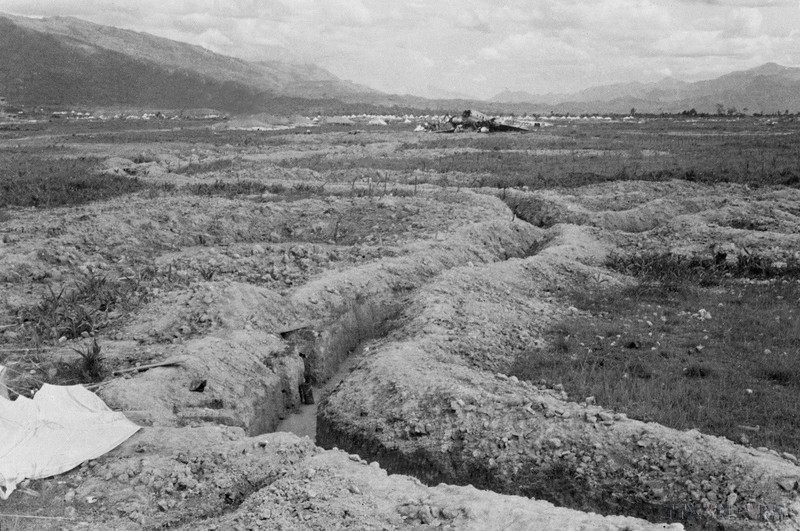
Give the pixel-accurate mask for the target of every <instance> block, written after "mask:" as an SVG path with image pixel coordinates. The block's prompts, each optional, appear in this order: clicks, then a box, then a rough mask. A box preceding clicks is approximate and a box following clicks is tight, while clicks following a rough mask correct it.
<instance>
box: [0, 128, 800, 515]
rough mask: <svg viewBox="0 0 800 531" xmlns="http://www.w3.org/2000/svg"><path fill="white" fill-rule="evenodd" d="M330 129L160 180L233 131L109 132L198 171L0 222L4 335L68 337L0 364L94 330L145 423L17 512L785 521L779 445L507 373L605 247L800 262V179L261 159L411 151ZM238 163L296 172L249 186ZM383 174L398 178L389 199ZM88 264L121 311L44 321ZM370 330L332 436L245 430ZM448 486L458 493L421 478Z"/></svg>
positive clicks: (118, 401) (599, 277) (103, 308)
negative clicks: (183, 148)
mask: <svg viewBox="0 0 800 531" xmlns="http://www.w3.org/2000/svg"><path fill="white" fill-rule="evenodd" d="M317 136H319V135H305V136H303V137H302V138H300V137H298V140H297V142H296V143H293V144H291V146H290V147H291V148H292V149H291V150H289V151H287V150H283V149H282V150H278V149H276V150H275V151H274V152H272V151H269V150H266V151H264V152H254V151H252V152H249V154H248V155H247V157H244V158H242V160H244V161H245V162H246V163H248V164H253V166H252V167H248V166H246V165H245V166H244V167H238V168H236V169H234V170H232V171H231V172H230V173H226V174H224V175H221V174H213V173H212V174H210V175H209V176H205V175H204V174H202V173H200V174H192V175H186V176H182V177H175V176H174V175H173V174H171V173H169V172H170V171H173V169H174V168H175V167H180V165H181V164H183V163H184V162H185V161H186V160H188V161H189V163H191V164H197V165H200V166H202V164H204V163H211V162H213V161H214V160H216V159H214V158H213V157H217V156H219V155H222V154H224V153H226V150H225V149H222V148H214V149H212V148H210V147H208V148H203V149H204V150H205V151H203V152H202V153H201V152H196V153H195V154H194V155H188V157H189V159H185V157H187V155H185V154H184V155H181V157H184V158H181V157H178V158H177V159H176V158H173V157H172V156H171V155H170V154H169V153H164V154H162V155H158V156H155V155H154V156H153V157H152V160H147V159H148V158H151V157H149V156H148V157H141V158H138V159H137V158H136V156H135V154H134V153H132V152H123V151H119V152H116V155H118V156H119V158H117V159H114V160H109V161H108V163H107V170H108V171H111V172H124V173H126V174H129V175H133V174H136V175H137V176H140V177H142V178H149V177H154V176H155V173H153V174H151V173H150V170H149V169H148V168H156V167H158V168H160V170H165V172H161V171H160V170H159V171H158V172H157V173H158V175H157V176H155V177H157V178H158V179H165V180H166V181H168V182H176V183H180V184H205V185H209V186H207V188H204V189H203V190H205V192H200V191H199V188H198V190H195V191H192V192H191V193H189V191H188V189H186V190H174V189H173V190H169V189H166V188H165V189H163V190H160V191H159V190H158V189H150V190H148V191H146V192H143V193H140V194H137V195H134V196H130V197H128V198H126V199H125V200H112V201H108V202H104V203H101V204H95V205H91V206H81V207H71V208H62V209H54V210H48V211H38V210H34V209H30V210H14V211H13V212H12V215H11V216H9V219H8V220H5V221H2V232H3V237H2V248H1V249H2V252H0V282H2V285H3V290H2V292H0V293H2V295H0V296H1V297H2V299H1V300H0V302H2V303H3V304H2V307H3V315H2V318H3V319H2V321H0V324H2V325H3V326H5V324H4V323H14V325H13V327H12V326H8V327H7V328H6V329H0V333H2V336H1V337H2V344H3V345H4V347H8V348H9V349H17V348H19V349H22V348H29V347H30V344H31V343H26V342H24V340H25V339H26V338H28V337H29V336H30V337H33V334H32V331H34V330H35V331H36V334H39V336H37V337H38V338H39V341H41V342H46V343H48V344H54V346H53V347H51V349H50V350H42V351H38V352H37V356H41V357H39V358H35V359H34V358H33V357H31V356H28V355H27V354H26V355H23V356H19V357H18V359H14V360H10V361H11V362H12V363H8V364H9V365H10V366H11V368H12V370H14V371H16V372H15V374H22V375H23V376H24V377H25V378H27V379H28V380H31V379H37V380H45V379H52V378H58V377H59V372H58V368H59V367H60V365H58V363H57V358H59V357H60V358H61V359H67V360H68V361H69V362H71V363H74V362H75V360H79V359H80V358H79V356H76V354H75V353H74V352H72V348H73V347H80V346H81V345H82V343H81V341H90V340H93V339H97V340H98V341H99V343H100V344H101V345H102V346H103V352H104V355H105V356H106V362H107V363H108V364H109V366H110V367H109V368H110V369H113V370H117V371H126V372H117V373H115V374H114V373H112V374H109V375H108V379H107V381H105V382H102V383H101V384H100V385H99V386H98V388H99V393H100V395H101V396H102V397H103V398H104V400H105V401H106V402H107V403H109V405H111V406H112V407H114V408H116V409H121V410H123V411H125V412H126V413H127V414H128V415H129V416H130V417H131V418H133V419H135V420H136V421H137V422H139V423H140V424H142V425H145V426H147V427H146V428H145V429H144V430H143V432H142V433H140V434H138V435H136V436H135V437H134V438H132V439H131V440H130V441H129V442H128V443H126V444H125V445H123V446H122V447H121V448H119V449H118V450H116V451H114V452H112V453H111V454H108V455H107V456H104V457H103V458H101V459H98V460H96V461H95V462H92V463H87V464H86V465H85V466H83V467H81V468H80V469H79V470H75V471H72V472H70V473H69V474H66V475H64V476H61V477H59V478H53V479H49V480H43V481H37V482H30V483H29V484H28V485H27V486H23V489H21V490H20V495H19V496H17V497H16V498H15V499H14V500H12V502H11V504H10V505H9V506H8V507H9V510H8V511H5V512H7V513H13V512H16V513H18V514H27V515H33V514H39V515H41V516H49V517H53V518H67V520H53V521H52V527H51V528H54V529H55V528H62V527H66V528H83V529H86V528H89V529H107V528H115V529H126V528H130V529H140V528H159V527H167V526H168V527H181V526H183V527H187V528H188V527H192V528H198V527H199V528H202V529H215V528H216V529H222V528H226V529H227V528H247V527H268V528H276V529H277V528H284V529H308V528H312V529H313V528H325V529H345V528H347V529H349V528H364V529H367V528H389V529H391V528H415V527H416V528H428V527H435V526H439V527H443V528H450V529H531V528H537V529H664V528H667V527H662V526H658V525H655V524H648V523H647V522H645V521H643V520H636V519H634V518H625V517H617V516H614V517H611V516H610V517H600V516H598V515H596V514H587V513H580V512H578V511H576V510H575V509H580V510H590V511H595V512H599V513H603V514H628V515H633V516H636V517H641V518H646V519H649V520H651V521H654V522H657V521H680V522H684V523H686V524H688V525H716V524H719V525H724V526H726V528H731V529H750V528H753V527H754V526H763V527H767V526H773V527H775V528H785V529H791V528H795V527H797V525H798V523H800V521H798V514H800V502H798V501H797V497H798V491H797V481H798V480H799V479H800V468H798V467H797V466H796V465H795V464H794V463H793V462H791V461H790V460H786V459H784V458H782V457H780V456H778V455H776V454H775V453H774V452H769V451H760V450H754V449H751V448H747V447H744V446H739V445H735V444H733V443H731V442H729V441H726V440H723V439H719V438H716V437H710V436H707V435H703V434H700V433H698V432H696V431H688V432H679V431H676V430H670V429H667V428H664V427H662V426H659V425H655V424H648V423H643V422H639V421H635V420H631V419H627V418H625V417H624V416H623V415H619V414H614V413H613V412H611V411H607V410H604V409H602V408H600V407H598V406H595V405H593V404H591V403H587V402H586V401H585V400H584V397H572V398H573V400H570V397H568V396H566V394H565V393H564V392H563V391H562V390H561V389H558V388H547V387H545V386H544V385H538V384H532V383H530V382H521V381H518V380H517V379H516V378H513V377H508V376H506V375H504V374H503V371H504V370H506V368H507V367H508V366H509V365H510V362H511V361H512V360H513V359H514V357H515V355H516V354H517V353H518V352H519V351H520V350H521V349H527V348H532V347H538V348H547V345H546V342H545V340H544V330H545V329H546V328H547V327H548V326H549V325H550V324H551V323H553V322H555V321H556V320H557V319H559V318H561V317H563V316H566V315H575V314H577V313H578V310H576V309H575V308H572V307H570V306H569V305H568V304H567V303H565V298H564V297H563V296H562V294H563V292H564V291H565V290H566V289H567V288H574V287H580V286H593V285H601V284H602V285H604V286H614V285H620V284H623V283H626V282H629V279H626V278H625V277H623V276H621V275H619V274H616V273H612V272H610V271H609V270H608V269H607V268H606V267H605V266H604V261H605V259H606V257H607V256H608V255H609V254H610V253H637V252H645V251H648V250H661V251H673V252H675V253H684V254H688V255H692V256H702V257H709V258H713V256H714V254H715V253H716V252H718V251H719V249H721V248H722V247H724V248H725V250H726V252H728V253H729V254H730V255H731V256H735V255H737V254H742V253H757V254H758V255H759V256H766V257H768V258H769V259H771V260H774V261H780V260H785V259H787V258H788V257H797V252H798V251H797V249H799V248H800V227H798V221H800V210H798V208H797V204H798V203H800V195H798V192H797V191H796V190H788V189H787V190H777V191H776V190H766V189H765V190H748V189H746V188H745V187H739V186H729V185H722V186H707V185H702V184H697V183H692V184H687V183H683V182H677V181H675V182H668V183H647V182H626V183H606V184H602V185H593V186H590V187H585V188H582V189H581V188H579V189H573V190H560V191H554V190H547V191H541V192H530V193H529V192H523V191H510V190H506V191H503V192H502V194H498V193H497V192H496V191H492V192H491V193H488V192H489V191H488V190H483V191H482V192H481V193H476V192H472V191H463V190H453V189H452V188H451V189H445V188H440V187H437V186H433V185H425V186H422V185H419V186H416V185H415V183H416V178H417V177H418V176H417V175H415V174H413V173H412V172H401V171H397V172H388V171H387V172H382V173H377V172H371V170H360V173H359V172H353V173H352V174H349V173H348V172H341V175H339V174H337V175H335V176H333V177H335V179H332V180H333V181H340V182H327V183H326V182H325V181H324V180H323V177H326V176H323V175H321V174H318V173H316V172H310V171H307V172H306V171H305V170H303V171H300V170H298V171H296V172H295V171H292V170H288V169H276V168H275V167H272V166H264V167H260V166H257V165H258V164H261V163H263V161H271V160H273V159H274V160H285V159H286V158H287V157H289V158H291V157H295V156H297V157H304V156H311V155H314V154H319V153H328V154H335V155H336V157H340V158H347V157H348V156H371V157H374V156H380V155H381V154H384V153H394V152H396V151H397V152H399V151H398V149H399V147H400V145H399V144H398V143H397V142H395V141H394V140H392V141H391V142H388V141H387V142H386V143H385V145H378V146H369V147H368V148H367V147H364V146H359V145H357V144H352V145H349V144H348V145H344V146H338V147H336V148H333V147H331V146H329V145H326V144H325V142H323V141H322V140H320V139H319V138H309V137H317ZM391 138H392V137H388V136H387V139H391ZM126 149H133V148H126ZM201 155H202V156H201ZM228 155H230V153H228ZM176 156H177V155H176ZM192 157H194V158H192ZM134 160H139V162H134ZM176 165H177V166H176ZM258 168H260V169H258ZM371 173H374V174H375V176H374V179H373V177H372V176H371ZM212 175H213V178H214V179H215V180H216V179H217V178H218V179H219V181H220V183H221V184H217V185H214V186H216V187H217V188H214V186H211V183H210V182H209V179H211V178H212ZM328 177H329V176H328ZM427 177H430V179H431V180H435V179H434V177H435V178H437V179H442V178H443V177H444V176H439V175H434V176H431V175H427ZM304 178H308V180H307V181H303V179H304ZM171 179H172V180H174V181H170V180H171ZM239 179H252V180H255V181H256V182H260V183H262V184H264V183H269V184H272V183H274V182H276V181H282V182H283V186H284V188H277V187H276V188H270V190H266V189H265V190H266V191H264V192H263V193H262V192H259V193H252V194H249V195H247V196H242V195H241V194H240V193H239V192H240V191H241V190H242V188H235V187H236V186H241V184H237V181H238V180H239ZM288 179H291V182H290V181H289V180H288ZM381 179H384V181H383V182H384V186H383V188H382V187H381V184H380V183H381ZM357 180H358V182H356V181H357ZM392 180H394V181H397V180H401V181H402V182H400V183H398V182H393V183H392V184H393V185H394V190H396V191H397V194H396V195H389V191H390V190H392V187H391V186H388V185H386V184H385V183H387V182H388V181H392ZM362 181H363V182H362ZM295 185H296V186H295ZM323 185H324V186H323ZM226 186H229V187H230V186H233V187H234V188H228V189H226V188H225V187H226ZM248 186H249V185H248ZM226 190H227V191H226ZM237 190H238V191H237ZM195 192H198V193H205V195H197V194H196V193H195ZM497 195H501V196H502V199H501V197H497ZM100 279H107V280H109V281H112V280H113V281H114V282H117V283H118V284H114V285H115V286H120V287H118V289H119V290H120V293H123V294H129V295H130V299H131V301H132V302H131V309H130V311H123V309H121V308H118V307H115V306H114V305H113V304H111V303H108V302H107V301H101V304H100V305H99V306H98V307H97V308H96V314H93V315H94V318H95V321H93V324H92V326H91V327H89V330H83V329H82V330H78V329H75V330H72V331H70V330H68V327H67V328H64V327H63V326H62V325H58V326H56V325H57V323H55V322H51V321H48V319H50V318H51V317H52V316H48V315H44V316H42V312H44V310H46V308H47V304H44V302H46V301H47V300H48V299H47V298H48V297H51V299H53V298H54V299H55V302H54V303H53V304H56V303H59V304H60V302H59V301H61V300H62V299H63V297H61V296H60V295H59V294H60V293H61V290H62V288H64V289H65V290H74V289H78V288H80V289H83V288H86V286H87V285H88V286H90V287H92V286H93V287H92V289H97V286H98V285H99V283H100ZM87 282H88V283H89V284H86V283H87ZM81 286H83V288H81ZM86 289H88V288H86ZM64 293H66V291H64ZM126 296H127V295H126ZM126 301H127V299H126ZM43 308H44V309H43ZM56 308H58V307H56ZM72 309H74V308H72ZM58 311H60V310H58ZM58 311H53V312H51V313H53V314H57V313H58ZM44 313H46V312H44ZM37 316H38V317H37ZM73 317H74V316H73ZM37 318H38V319H39V321H36V319H37ZM67 320H68V319H67ZM64 326H66V325H64ZM359 347H363V351H364V355H363V358H362V360H361V361H360V362H359V364H358V365H357V366H356V367H355V369H354V370H353V371H352V373H350V374H348V375H347V377H346V378H344V380H343V381H342V382H341V383H340V384H338V386H336V387H335V389H334V390H333V392H332V394H331V395H330V397H328V398H327V399H326V400H325V401H324V402H323V403H322V404H321V405H320V410H319V419H318V421H319V425H318V432H317V435H318V441H319V442H320V444H322V445H323V446H325V447H327V448H331V450H328V451H324V450H322V449H320V448H317V447H315V446H314V445H313V444H311V442H310V441H307V440H305V441H304V440H300V439H298V438H296V437H293V436H291V435H287V434H270V435H259V436H258V437H247V436H246V434H249V435H257V434H263V433H264V432H267V431H270V430H272V429H274V428H275V426H276V425H277V424H278V422H279V421H280V420H281V418H284V417H286V416H287V415H289V414H291V411H292V410H293V409H294V408H296V407H297V405H298V404H299V403H300V393H299V388H300V385H301V384H304V383H305V382H306V381H324V380H325V379H327V378H329V377H330V376H331V375H332V374H334V373H335V372H336V368H337V366H338V365H339V363H340V362H341V361H342V360H343V359H344V358H345V357H346V356H347V355H348V354H349V352H350V351H351V350H352V349H354V348H359ZM30 348H34V350H35V347H30ZM19 351H20V352H22V350H19ZM15 352H16V351H15ZM24 352H28V351H24ZM41 352H44V353H45V354H44V355H43V354H42V353H41ZM70 352H72V353H71V354H70ZM46 355H49V356H52V357H53V359H44V357H45V356H46ZM65 356H69V357H66V358H65ZM169 360H172V361H174V363H173V364H171V365H168V366H161V367H155V368H149V369H147V370H145V369H144V368H141V367H143V366H146V365H148V364H151V363H154V362H160V361H161V362H163V361H169ZM137 367H140V368H141V370H140V369H139V368H137ZM25 378H23V377H19V378H18V379H17V380H16V381H12V382H11V383H12V386H16V385H18V384H19V383H20V382H22V381H23V380H25ZM26 381H27V380H26ZM333 447H338V448H343V449H345V450H346V451H347V452H351V453H357V454H359V455H360V456H361V457H357V456H354V455H348V454H345V453H343V452H342V451H339V450H333V449H332V448H333ZM363 460H368V461H377V462H379V463H380V464H381V466H382V467H383V469H385V470H388V471H389V472H401V473H411V474H413V475H415V476H416V477H417V478H419V479H422V480H423V481H424V482H425V483H427V484H428V486H425V485H423V484H422V483H420V482H419V481H417V480H414V479H410V478H407V477H400V476H393V475H387V474H386V472H385V471H384V470H383V469H381V468H379V467H377V466H372V465H367V464H366V463H365V462H363ZM442 481H444V482H448V483H452V484H457V485H461V486H445V485H440V486H432V485H435V484H437V483H438V482H442ZM466 485H472V487H468V486H466ZM474 487H478V488H482V489H491V490H494V491H496V492H486V491H479V490H477V489H476V488H474ZM25 488H27V489H28V491H30V492H35V493H37V494H39V496H38V497H34V496H25V495H24V492H25V490H24V489H25ZM522 496H525V498H523V497H522ZM528 497H534V498H539V499H542V500H548V501H549V502H551V503H555V504H558V505H560V506H562V507H569V509H567V508H556V507H554V506H553V505H551V504H550V503H548V502H545V501H533V500H531V499H529V498H528ZM765 508H766V509H765ZM767 509H768V510H767ZM37 511H38V513H37ZM2 523H6V521H2ZM50 523H51V521H49V520H41V521H38V520H32V519H31V520H24V519H19V520H18V521H14V522H11V524H13V525H19V528H20V529H34V528H35V529H40V528H45V527H46V525H49V524H50ZM34 524H36V525H34ZM26 525H27V526H28V527H25V526H26ZM680 527H681V526H680V524H675V525H674V526H673V527H672V528H674V529H679V528H680Z"/></svg>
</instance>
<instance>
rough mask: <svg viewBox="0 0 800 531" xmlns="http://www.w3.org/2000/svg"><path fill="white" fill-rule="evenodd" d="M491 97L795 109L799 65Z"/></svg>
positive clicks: (621, 108) (799, 101) (623, 106)
mask: <svg viewBox="0 0 800 531" xmlns="http://www.w3.org/2000/svg"><path fill="white" fill-rule="evenodd" d="M492 101H494V102H496V103H509V104H510V103H513V104H518V105H521V104H528V105H531V106H534V107H538V108H540V109H544V108H547V109H549V110H553V111H554V112H560V113H563V112H572V113H587V112H588V113H591V112H598V113H603V112H615V113H627V112H629V111H630V109H632V108H634V109H636V110H637V111H638V112H648V113H661V112H666V113H676V112H682V111H685V110H690V109H695V110H696V111H697V112H706V113H716V112H717V111H718V110H720V109H723V110H724V112H726V113H727V112H728V111H729V110H731V111H732V110H734V109H735V110H736V111H738V112H745V113H775V112H779V111H780V112H784V111H786V110H791V111H792V112H796V111H799V110H800V68H792V67H786V66H781V65H778V64H776V63H766V64H764V65H761V66H759V67H756V68H752V69H750V70H743V71H738V72H732V73H730V74H726V75H724V76H721V77H718V78H715V79H709V80H705V81H697V82H694V83H688V82H685V81H680V80H678V79H674V78H665V79H662V80H661V81H658V82H655V83H640V82H633V83H616V84H613V85H603V86H597V87H591V88H588V89H585V90H582V91H579V92H574V93H570V94H542V95H536V94H530V93H528V92H511V91H504V92H501V93H500V94H497V95H496V96H494V97H493V98H492Z"/></svg>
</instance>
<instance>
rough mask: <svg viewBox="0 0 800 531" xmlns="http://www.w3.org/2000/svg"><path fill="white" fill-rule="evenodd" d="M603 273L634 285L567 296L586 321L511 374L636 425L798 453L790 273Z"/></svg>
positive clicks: (794, 277)
mask: <svg viewBox="0 0 800 531" xmlns="http://www.w3.org/2000/svg"><path fill="white" fill-rule="evenodd" d="M609 265H610V266H611V267H613V268H615V269H618V270H623V271H626V272H628V273H630V274H632V275H634V276H635V277H636V278H637V279H638V280H639V284H638V285H636V286H631V287H628V288H625V289H622V290H619V291H616V292H613V291H608V289H601V288H599V287H597V288H595V290H594V291H592V290H590V291H582V292H580V293H578V292H576V293H573V294H572V295H571V299H572V304H574V305H575V306H576V307H577V308H578V309H579V310H582V311H583V312H585V313H586V314H587V316H585V317H584V316H580V317H569V318H567V319H565V320H564V321H563V322H561V323H559V325H558V326H556V327H553V328H552V329H551V331H550V333H549V337H550V346H549V347H547V348H545V349H541V350H528V351H525V352H523V353H521V354H520V355H519V356H518V357H517V359H516V362H515V364H514V366H513V367H512V368H511V372H512V373H513V374H516V375H517V376H518V377H520V378H526V379H531V380H534V381H540V380H542V381H546V382H547V383H549V384H558V383H561V384H563V385H564V388H565V390H566V391H567V392H568V393H569V394H570V395H571V397H572V399H573V400H578V401H580V400H582V399H584V398H585V397H590V396H593V397H595V399H596V400H597V403H598V404H600V405H602V406H605V407H608V408H612V409H615V410H618V411H620V412H625V413H627V414H628V415H629V416H631V417H634V418H638V419H641V420H646V421H654V422H659V423H661V424H665V425H667V426H670V427H674V428H678V429H689V428H698V429H700V430H701V431H703V432H705V433H712V434H717V435H722V436H726V437H728V438H730V439H732V440H734V441H736V442H749V443H751V444H753V445H754V446H767V447H770V448H776V449H780V450H783V451H788V452H791V453H797V452H800V442H799V441H800V414H798V411H800V395H798V389H800V359H798V357H797V355H796V354H797V352H798V351H799V350H800V324H799V321H798V320H799V319H800V315H798V313H797V308H798V302H800V268H798V267H797V264H792V265H791V266H790V267H787V268H781V269H779V270H776V269H775V268H772V267H771V266H769V265H768V264H766V263H765V261H764V260H762V259H759V258H757V257H745V258H742V259H740V260H739V261H737V262H735V263H733V264H729V263H715V262H714V260H713V259H712V260H710V261H703V260H696V259H689V258H678V257H675V256H672V255H668V254H654V255H643V256H638V257H629V258H625V257H621V256H612V257H611V259H610V261H609ZM701 284H702V285H701ZM742 426H745V427H747V426H750V427H754V426H756V427H758V428H756V429H755V430H747V429H745V428H742ZM742 437H744V439H743V438H742Z"/></svg>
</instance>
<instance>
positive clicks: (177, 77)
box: [0, 14, 380, 112]
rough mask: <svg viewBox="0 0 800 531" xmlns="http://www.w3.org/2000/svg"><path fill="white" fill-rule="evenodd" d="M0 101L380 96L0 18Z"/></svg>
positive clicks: (116, 36) (282, 66)
mask: <svg viewBox="0 0 800 531" xmlns="http://www.w3.org/2000/svg"><path fill="white" fill-rule="evenodd" d="M0 95H2V96H5V97H6V98H7V99H8V101H9V102H11V103H16V104H19V105H135V106H148V107H169V108H203V107H210V108H217V109H222V110H226V111H232V112H246V111H255V110H268V108H269V105H270V103H271V102H274V101H276V100H277V101H282V102H284V103H285V102H286V100H287V99H289V100H291V99H295V100H297V99H300V100H303V99H305V100H312V101H313V100H327V99H335V100H339V101H343V102H357V101H362V100H368V99H370V98H374V97H375V96H378V95H380V93H378V92H377V91H375V90H372V89H370V88H368V87H365V86H361V85H356V84H354V83H350V82H347V81H343V80H341V79H339V78H337V77H336V76H334V75H333V74H331V73H330V72H328V71H326V70H324V69H322V68H320V67H317V66H315V65H310V64H296V63H290V62H281V61H275V60H272V61H262V62H252V61H244V60H242V59H237V58H234V57H228V56H224V55H220V54H216V53H213V52H211V51H209V50H206V49H205V48H202V47H200V46H194V45H191V44H186V43H182V42H177V41H173V40H169V39H164V38H161V37H156V36H154V35H150V34H147V33H140V32H135V31H130V30H125V29H119V28H115V27H111V26H102V25H98V24H93V23H90V22H86V21H83V20H80V19H76V18H71V17H50V18H42V19H34V18H27V17H18V16H12V15H5V14H0Z"/></svg>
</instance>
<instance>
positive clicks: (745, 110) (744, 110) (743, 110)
mask: <svg viewBox="0 0 800 531" xmlns="http://www.w3.org/2000/svg"><path fill="white" fill-rule="evenodd" d="M749 110H750V109H748V108H747V107H745V108H744V109H742V113H743V114H747V111H749Z"/></svg>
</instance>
